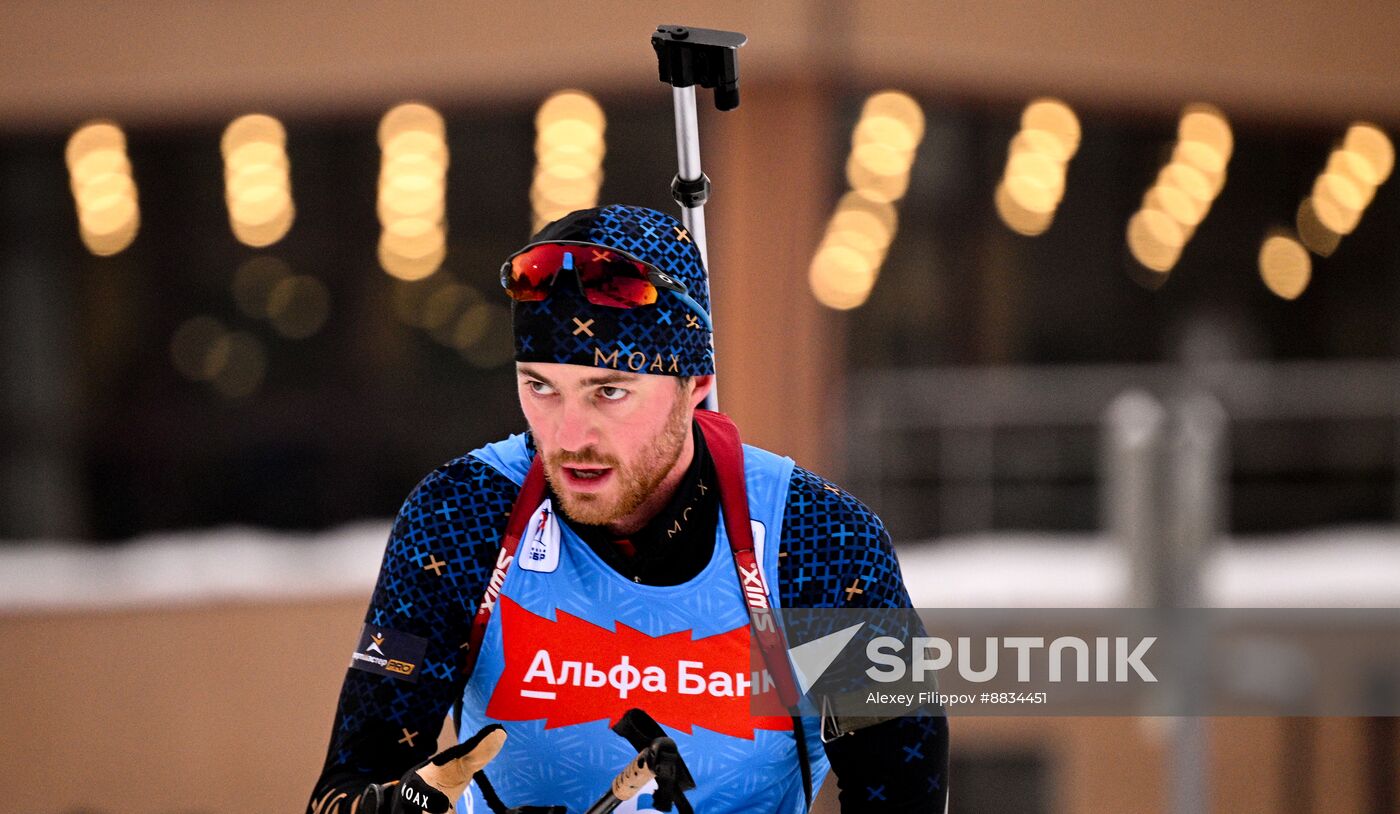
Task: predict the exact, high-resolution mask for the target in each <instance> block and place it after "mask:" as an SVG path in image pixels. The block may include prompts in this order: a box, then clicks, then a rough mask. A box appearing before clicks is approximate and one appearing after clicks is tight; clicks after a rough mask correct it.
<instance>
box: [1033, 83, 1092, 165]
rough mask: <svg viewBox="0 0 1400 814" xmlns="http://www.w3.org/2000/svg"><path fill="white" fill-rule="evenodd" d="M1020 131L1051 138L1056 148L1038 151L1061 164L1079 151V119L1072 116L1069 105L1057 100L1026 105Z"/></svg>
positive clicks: (1041, 100) (1045, 99) (1037, 100)
mask: <svg viewBox="0 0 1400 814" xmlns="http://www.w3.org/2000/svg"><path fill="white" fill-rule="evenodd" d="M1021 131H1022V132H1023V133H1027V132H1041V133H1046V134H1049V135H1050V136H1052V137H1053V138H1054V139H1055V141H1056V142H1057V143H1058V145H1059V146H1058V148H1057V149H1055V150H1054V151H1053V152H1051V151H1048V150H1046V149H1044V148H1041V149H1040V150H1038V151H1039V152H1044V153H1046V154H1048V155H1051V156H1053V157H1055V158H1057V159H1058V160H1060V161H1061V162H1062V163H1063V162H1067V161H1069V159H1070V158H1072V157H1073V156H1074V154H1075V153H1076V152H1077V151H1078V150H1079V138H1080V127H1079V117H1077V116H1075V115H1074V111H1073V110H1071V109H1070V107H1069V105H1067V104H1065V103H1064V102H1062V101H1060V100H1059V99H1051V98H1043V99H1036V100H1035V101H1033V102H1031V103H1030V104H1029V105H1026V109H1025V110H1023V111H1021ZM1061 156H1063V158H1061Z"/></svg>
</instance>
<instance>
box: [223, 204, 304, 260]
mask: <svg viewBox="0 0 1400 814" xmlns="http://www.w3.org/2000/svg"><path fill="white" fill-rule="evenodd" d="M295 219H296V207H294V206H292V205H291V204H290V203H289V204H287V205H286V206H284V207H283V208H282V209H280V210H278V212H277V213H276V214H275V215H274V216H273V217H272V218H271V219H270V220H267V221H260V222H253V221H250V220H238V221H234V222H233V234H234V237H236V238H237V239H238V241H239V242H240V243H242V244H244V245H245V246H252V247H253V248H255V249H261V248H266V247H267V246H271V245H272V244H274V243H276V242H277V241H279V240H281V239H282V238H283V237H286V235H287V232H288V231H290V230H291V228H292V222H293V221H294V220H295Z"/></svg>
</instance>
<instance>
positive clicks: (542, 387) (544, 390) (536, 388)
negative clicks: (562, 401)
mask: <svg viewBox="0 0 1400 814" xmlns="http://www.w3.org/2000/svg"><path fill="white" fill-rule="evenodd" d="M525 385H526V386H527V387H529V388H530V392H532V393H534V394H535V395H537V396H548V395H550V394H552V393H553V392H554V388H553V387H550V386H549V385H547V384H545V383H544V382H535V381H531V382H526V383H525Z"/></svg>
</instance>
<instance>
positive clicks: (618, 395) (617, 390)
mask: <svg viewBox="0 0 1400 814" xmlns="http://www.w3.org/2000/svg"><path fill="white" fill-rule="evenodd" d="M598 395H600V396H602V397H603V398H605V399H607V400H608V401H618V400H619V399H622V398H623V397H625V396H626V395H627V391H626V390H623V389H622V388H621V387H612V386H609V385H603V386H602V387H600V388H598Z"/></svg>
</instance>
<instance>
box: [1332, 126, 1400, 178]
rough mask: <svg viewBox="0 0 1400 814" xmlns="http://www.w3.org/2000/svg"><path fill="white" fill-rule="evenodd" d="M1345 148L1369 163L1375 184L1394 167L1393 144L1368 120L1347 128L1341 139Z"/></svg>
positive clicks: (1388, 175) (1386, 176)
mask: <svg viewBox="0 0 1400 814" xmlns="http://www.w3.org/2000/svg"><path fill="white" fill-rule="evenodd" d="M1342 147H1343V149H1345V150H1348V151H1350V152H1353V153H1356V154H1357V155H1359V156H1361V157H1362V158H1363V159H1365V160H1366V162H1367V163H1369V164H1370V165H1371V169H1372V171H1373V174H1374V176H1375V179H1376V181H1375V184H1374V185H1375V186H1379V185H1380V184H1382V183H1385V179H1387V178H1389V177H1390V171H1391V170H1392V169H1393V168H1394V167H1395V146H1394V145H1393V144H1391V143H1390V137H1389V136H1387V135H1386V134H1385V131H1384V130H1382V129H1380V128H1379V127H1377V126H1375V125H1374V124H1371V123H1370V122H1357V123H1355V124H1353V125H1352V126H1351V127H1348V128H1347V134H1346V136H1345V137H1344V138H1343V140H1342Z"/></svg>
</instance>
